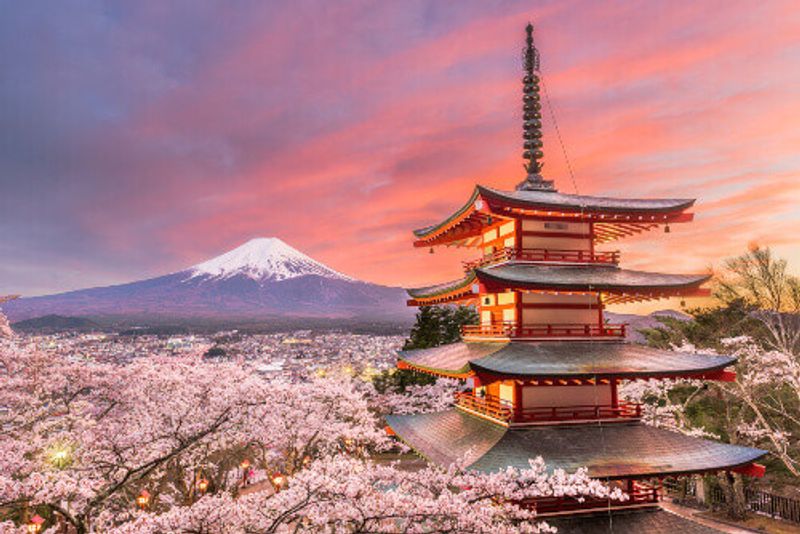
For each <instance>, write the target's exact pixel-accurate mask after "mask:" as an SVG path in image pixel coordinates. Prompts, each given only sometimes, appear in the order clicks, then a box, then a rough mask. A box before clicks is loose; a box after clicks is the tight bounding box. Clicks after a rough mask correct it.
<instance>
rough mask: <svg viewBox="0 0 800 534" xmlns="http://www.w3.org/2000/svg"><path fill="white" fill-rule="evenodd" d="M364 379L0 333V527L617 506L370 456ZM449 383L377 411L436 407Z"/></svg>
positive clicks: (416, 528)
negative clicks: (261, 370) (528, 503)
mask: <svg viewBox="0 0 800 534" xmlns="http://www.w3.org/2000/svg"><path fill="white" fill-rule="evenodd" d="M364 384H366V383H364V382H360V381H358V380H356V379H349V380H348V379H340V378H329V379H311V378H308V379H306V380H301V381H298V382H287V381H284V380H279V379H278V380H276V379H269V378H265V377H263V376H261V375H259V374H258V373H256V372H254V371H253V370H252V369H250V368H249V367H248V364H246V363H245V362H220V363H209V362H206V361H203V360H202V358H201V357H200V356H199V354H189V355H180V356H172V357H167V356H159V355H150V356H147V357H142V358H139V359H137V360H135V361H133V362H132V363H129V364H126V365H118V364H109V363H97V362H92V361H85V360H82V359H81V360H79V359H75V358H71V357H70V356H69V355H65V354H63V353H60V352H58V351H54V352H39V351H37V350H36V349H35V348H34V347H33V346H32V345H31V346H28V345H25V344H24V341H21V340H0V428H2V429H3V432H2V433H1V434H0V511H2V512H0V514H3V515H2V516H0V521H3V520H13V521H15V523H14V524H15V525H17V526H12V524H11V523H9V522H6V523H0V525H1V526H2V527H3V528H4V529H6V527H7V529H20V528H22V527H19V522H20V521H21V520H22V519H24V518H25V517H26V516H27V517H29V516H30V515H32V514H34V513H36V514H39V515H41V516H43V517H45V518H46V519H47V523H46V525H45V526H46V528H49V527H50V526H52V525H53V524H55V523H56V522H61V523H63V524H65V525H68V526H69V528H70V529H71V531H73V532H77V533H87V532H96V531H104V532H115V531H116V532H164V531H168V532H253V531H257V532H284V531H305V532H319V531H334V530H335V531H337V532H364V531H370V532H393V531H396V530H395V529H396V528H402V529H405V530H406V531H409V532H445V531H448V532H452V531H459V532H490V531H491V532H504V531H506V532H512V531H514V532H516V531H523V532H524V531H529V532H534V531H536V530H537V529H538V528H539V527H538V526H537V525H536V522H535V520H534V512H533V511H532V510H531V509H530V508H529V507H521V506H519V505H518V504H517V503H519V502H521V501H524V500H526V499H530V498H535V497H539V496H547V495H571V496H575V497H576V498H581V496H584V495H585V496H593V497H602V498H607V497H609V496H610V497H613V498H621V494H619V492H615V493H613V494H610V493H609V490H608V489H607V488H606V487H605V486H603V485H602V484H600V483H599V482H596V481H592V480H590V479H589V478H588V476H587V475H586V472H585V471H584V470H582V471H578V472H577V473H573V474H567V473H563V472H560V471H557V472H555V473H552V474H548V473H547V471H546V469H545V467H544V465H543V464H542V462H541V460H536V461H534V462H533V463H532V465H531V469H529V470H523V471H517V470H513V469H511V470H508V471H505V472H502V473H496V474H491V475H486V474H478V473H473V472H470V471H467V470H465V469H464V468H463V466H451V467H450V468H448V469H439V468H435V467H429V468H427V469H423V470H422V471H418V472H409V471H408V470H404V469H400V468H398V466H396V465H393V464H386V463H385V462H384V463H380V462H379V461H378V460H377V459H375V458H376V457H375V456H374V453H376V452H380V451H384V450H388V449H389V448H391V447H394V446H395V442H394V441H392V440H390V438H389V437H388V436H387V435H386V433H385V432H384V431H383V429H382V422H381V418H380V414H379V413H378V411H377V410H376V409H375V408H374V407H375V403H376V402H384V403H388V401H387V400H386V399H382V401H381V400H378V401H376V399H378V397H375V396H374V395H375V392H374V391H373V392H369V391H366V390H365V389H364V388H365V387H367V386H365V385H364ZM454 387H455V385H454V384H452V383H442V384H436V385H432V386H429V387H428V389H426V390H424V391H423V390H416V389H412V390H411V391H410V394H412V395H415V394H419V395H420V397H421V400H417V401H413V400H412V401H403V400H400V399H394V400H393V401H391V404H392V406H397V407H399V408H400V409H403V410H404V411H411V410H418V409H440V408H441V407H442V406H443V403H444V399H452V389H453V388H454ZM370 395H373V397H370ZM448 402H449V401H448ZM254 478H261V479H265V481H264V482H262V483H257V484H252V485H251V484H249V483H250V482H253V481H254ZM276 489H279V490H281V491H277V492H276V491H275V490H276ZM137 497H139V498H140V507H138V508H137V506H136V505H135V503H136V502H137Z"/></svg>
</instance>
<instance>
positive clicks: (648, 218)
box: [414, 185, 695, 240]
mask: <svg viewBox="0 0 800 534" xmlns="http://www.w3.org/2000/svg"><path fill="white" fill-rule="evenodd" d="M694 202H695V200H694V199H685V198H680V199H644V198H612V197H596V196H587V195H571V194H566V193H558V192H556V191H526V190H517V191H501V190H499V189H493V188H490V187H485V186H482V185H476V186H475V189H474V190H473V192H472V195H471V196H470V197H469V200H467V202H466V203H465V204H464V205H463V206H462V207H461V208H460V209H458V210H457V211H456V212H455V213H453V214H452V215H450V216H449V217H447V218H446V219H445V220H443V221H441V222H439V223H437V224H432V225H430V226H426V227H424V228H419V229H417V230H414V235H415V236H416V237H417V238H418V239H420V240H432V239H434V238H436V237H437V236H439V235H441V234H442V233H444V232H448V231H453V230H455V229H456V228H455V227H456V226H457V225H459V224H461V223H464V224H465V227H464V228H463V229H462V230H461V232H460V233H459V237H463V236H465V235H473V234H474V233H475V231H479V230H480V228H481V227H483V226H485V224H486V221H485V216H486V215H488V214H497V215H501V216H502V215H509V214H510V212H509V211H508V210H511V209H515V208H516V209H521V210H527V211H530V212H532V213H534V214H539V215H542V216H548V215H549V216H553V215H558V214H569V215H572V216H574V215H580V216H582V217H583V218H586V219H592V220H598V221H599V220H602V221H603V222H604V223H612V222H614V221H618V222H619V223H663V222H671V221H672V220H674V222H680V220H675V217H676V216H677V215H679V214H681V213H682V212H683V211H684V210H686V209H688V208H690V207H692V205H693V204H694ZM481 215H482V216H483V217H481Z"/></svg>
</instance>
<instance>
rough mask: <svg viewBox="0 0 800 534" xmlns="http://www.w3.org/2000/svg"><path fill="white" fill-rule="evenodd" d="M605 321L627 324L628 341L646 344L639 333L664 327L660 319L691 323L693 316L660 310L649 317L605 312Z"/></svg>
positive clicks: (676, 311)
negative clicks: (665, 318) (647, 329)
mask: <svg viewBox="0 0 800 534" xmlns="http://www.w3.org/2000/svg"><path fill="white" fill-rule="evenodd" d="M604 315H605V319H606V320H607V321H608V322H609V323H615V324H619V323H626V324H628V329H627V331H626V335H625V337H626V339H627V340H628V341H632V342H634V343H644V342H645V341H646V340H645V337H644V335H643V334H641V333H640V332H639V331H640V330H643V329H646V328H658V327H661V326H664V323H662V322H661V321H659V317H670V318H672V319H677V320H678V321H690V320H691V319H692V318H691V316H689V315H687V314H685V313H683V312H680V311H678V310H659V311H655V312H653V313H651V314H649V315H636V314H632V313H614V312H610V311H606V312H604Z"/></svg>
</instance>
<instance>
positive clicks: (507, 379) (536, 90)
mask: <svg viewBox="0 0 800 534" xmlns="http://www.w3.org/2000/svg"><path fill="white" fill-rule="evenodd" d="M532 33H533V28H532V26H531V25H530V24H529V25H528V27H527V43H526V47H525V49H524V62H523V63H524V71H525V73H524V78H523V87H524V89H523V113H524V128H523V138H524V153H523V157H524V158H525V160H526V165H525V169H526V171H527V176H526V178H525V179H524V180H523V181H522V182H521V183H520V184H518V185H517V187H516V189H515V190H514V191H500V190H497V189H493V188H489V187H484V186H480V185H479V186H477V187H476V188H475V190H474V191H473V193H472V195H471V196H470V198H469V200H468V201H467V202H466V204H464V206H463V207H462V208H461V209H459V210H458V211H456V212H455V213H454V214H452V215H451V216H450V217H448V218H447V219H445V220H444V221H442V222H440V223H438V224H434V225H432V226H428V227H426V228H422V229H420V230H416V231H415V232H414V234H415V237H416V240H415V242H414V245H415V246H417V247H425V248H428V247H434V246H438V245H448V246H451V245H455V246H466V247H474V248H476V249H477V250H478V251H479V254H480V258H479V259H477V260H475V261H472V262H468V263H465V265H464V271H465V275H464V276H463V278H460V279H458V280H455V281H452V282H446V283H442V284H438V285H435V286H431V287H423V288H417V289H411V290H409V291H408V293H409V295H410V296H411V300H409V304H410V305H414V306H429V305H434V304H450V303H462V304H464V303H466V304H474V305H476V306H477V309H478V313H479V316H480V324H478V325H475V326H467V327H464V329H463V332H462V334H463V342H460V343H455V344H451V345H446V346H441V347H436V348H432V349H423V350H411V351H404V352H402V353H401V354H400V360H399V364H398V365H399V367H401V368H405V369H411V370H415V371H418V372H423V373H430V374H433V375H437V376H443V377H452V378H459V379H464V380H467V384H468V385H469V391H466V392H464V393H461V394H460V395H459V397H458V399H457V404H456V407H455V408H454V409H452V410H449V411H446V412H438V413H432V414H423V415H413V416H390V417H389V418H388V423H389V426H390V428H391V429H392V431H393V433H395V434H396V435H397V436H398V437H399V438H400V439H402V440H403V441H404V442H405V443H407V444H408V445H409V446H410V447H412V448H413V449H414V450H415V451H416V452H418V453H419V454H421V455H422V456H424V457H425V458H426V459H428V460H429V461H433V462H436V463H439V464H449V463H451V462H453V461H456V460H459V459H462V458H464V457H466V459H467V462H468V464H469V468H471V469H477V470H481V471H487V472H491V471H496V470H500V469H503V468H505V467H507V466H515V467H518V468H525V467H527V466H528V461H529V459H530V458H534V457H537V456H541V457H542V458H543V459H544V460H545V462H546V463H547V465H548V466H549V467H550V468H564V469H566V470H575V469H577V468H580V467H584V466H585V467H587V468H588V469H589V474H590V475H591V476H593V477H597V478H600V479H603V480H606V481H609V482H611V483H613V484H620V485H622V486H623V487H624V488H625V489H626V490H627V491H628V493H629V495H630V499H629V500H628V501H626V502H624V503H612V504H613V506H615V507H617V506H620V507H628V508H630V507H643V506H655V505H656V503H657V501H658V498H659V494H658V491H657V487H658V484H657V482H658V481H659V480H660V479H663V478H664V477H674V476H683V475H691V474H700V473H713V472H719V471H725V470H731V471H737V472H742V473H746V474H753V475H759V474H761V473H762V472H763V468H762V467H761V466H759V465H758V464H754V463H753V462H754V461H755V460H757V459H758V458H760V457H761V456H763V455H764V454H765V452H764V451H761V450H758V449H752V448H747V447H740V446H735V445H728V444H722V443H716V442H713V441H708V440H703V439H699V438H694V437H689V436H686V435H683V434H680V433H676V432H672V431H668V430H664V429H660V428H655V427H652V426H648V425H645V424H644V423H642V422H641V421H640V418H641V408H640V406H638V405H634V404H631V403H627V402H624V401H623V400H621V399H620V398H619V396H618V394H617V388H618V386H619V384H620V383H621V382H623V381H629V380H669V379H678V378H694V379H703V380H730V379H731V378H732V376H733V374H732V372H731V371H728V370H726V368H728V367H729V366H731V365H732V364H733V363H734V359H733V358H731V357H728V356H708V355H700V354H692V353H685V352H671V351H662V350H656V349H651V348H647V347H644V346H640V345H634V344H630V343H626V342H625V325H623V324H609V323H607V322H606V321H605V319H604V316H603V309H604V307H605V306H606V305H608V304H616V303H629V302H639V301H645V300H649V299H658V298H663V297H673V296H684V297H692V296H700V295H705V294H707V293H708V292H707V290H705V289H703V288H702V287H701V285H702V284H703V283H704V282H706V281H707V280H708V278H709V276H708V275H705V274H697V275H695V274H665V273H656V272H644V271H634V270H628V269H623V268H621V267H620V266H619V261H620V255H619V253H618V252H616V251H607V250H598V249H597V248H596V247H597V246H598V245H602V244H604V243H608V242H611V241H614V240H616V239H619V238H622V237H625V236H629V235H633V234H637V233H640V232H645V231H647V230H651V229H656V228H661V227H663V228H664V229H665V230H666V231H669V228H670V225H673V224H677V223H686V222H690V221H691V220H692V216H693V214H692V213H690V212H688V210H689V209H690V208H691V207H692V205H693V204H694V200H693V199H626V198H606V197H592V196H581V195H572V194H564V193H559V192H558V191H557V190H556V188H555V187H554V184H553V181H550V180H545V179H544V178H543V177H542V172H541V171H542V157H543V151H542V114H541V113H542V106H541V102H540V73H539V57H538V52H537V50H536V48H535V47H534V45H533V35H532ZM654 482H655V484H654ZM610 505H611V504H610V503H597V502H583V503H579V502H577V501H569V500H560V501H552V500H551V501H548V502H539V503H537V508H538V509H539V512H540V514H541V515H547V514H548V513H550V514H562V513H565V512H567V511H570V513H577V512H587V511H589V510H591V509H595V510H596V509H598V508H607V507H608V506H610ZM632 527H633V525H632ZM634 528H637V527H634Z"/></svg>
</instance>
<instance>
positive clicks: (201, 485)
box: [197, 477, 208, 493]
mask: <svg viewBox="0 0 800 534" xmlns="http://www.w3.org/2000/svg"><path fill="white" fill-rule="evenodd" d="M197 490H198V491H199V492H200V493H205V492H206V491H208V479H207V478H205V477H203V478H201V479H200V480H198V481H197Z"/></svg>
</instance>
